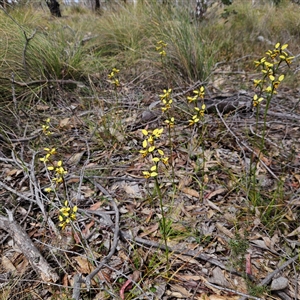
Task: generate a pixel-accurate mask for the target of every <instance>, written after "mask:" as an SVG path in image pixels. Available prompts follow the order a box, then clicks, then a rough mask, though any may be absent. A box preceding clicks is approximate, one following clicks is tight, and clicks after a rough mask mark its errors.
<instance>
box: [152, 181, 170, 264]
mask: <svg viewBox="0 0 300 300" xmlns="http://www.w3.org/2000/svg"><path fill="white" fill-rule="evenodd" d="M154 179H155V189H156V191H157V195H158V197H159V206H160V210H161V216H162V217H161V225H162V234H163V239H164V244H165V248H166V260H167V266H169V247H168V240H167V226H166V225H167V224H166V223H167V222H166V216H165V212H164V204H163V196H162V193H161V189H160V185H159V182H158V179H157V177H155V178H154Z"/></svg>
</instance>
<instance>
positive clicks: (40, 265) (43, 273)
mask: <svg viewBox="0 0 300 300" xmlns="http://www.w3.org/2000/svg"><path fill="white" fill-rule="evenodd" d="M7 212H8V215H9V218H5V217H2V216H1V217H0V228H1V229H3V230H5V231H6V232H7V233H8V234H9V235H10V236H11V237H12V239H13V240H14V242H15V244H16V246H17V247H18V248H19V249H20V251H22V253H23V254H24V256H25V257H26V258H27V260H28V261H29V263H30V264H31V266H32V268H33V269H34V271H35V272H36V273H37V274H38V275H39V276H40V277H41V279H42V280H43V281H45V282H56V281H57V280H58V279H59V277H58V275H57V274H56V272H55V271H54V270H53V269H52V268H51V267H50V266H49V264H48V263H47V261H46V260H45V259H44V257H43V256H42V254H41V253H40V251H39V250H38V249H37V248H36V247H35V245H34V244H33V242H32V241H31V239H30V238H29V236H28V235H27V233H26V232H25V231H24V230H23V228H22V227H21V226H20V225H19V224H18V223H17V222H16V221H14V220H13V218H12V213H11V212H10V211H7Z"/></svg>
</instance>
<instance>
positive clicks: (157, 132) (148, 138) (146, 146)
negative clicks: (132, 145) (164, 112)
mask: <svg viewBox="0 0 300 300" xmlns="http://www.w3.org/2000/svg"><path fill="white" fill-rule="evenodd" d="M142 133H143V135H144V136H145V139H144V140H143V143H142V145H143V150H140V153H141V154H142V156H143V157H146V156H148V155H151V160H152V162H153V163H154V165H153V166H151V167H150V170H149V171H143V175H144V177H145V178H149V177H156V176H157V175H158V173H157V168H158V163H159V162H162V163H163V164H165V165H166V164H167V163H168V157H166V156H165V154H164V152H163V150H161V149H159V148H157V147H156V145H155V140H157V139H158V138H160V136H161V134H162V133H163V128H160V129H158V128H157V129H154V130H153V131H150V130H149V131H148V130H146V129H143V130H142Z"/></svg>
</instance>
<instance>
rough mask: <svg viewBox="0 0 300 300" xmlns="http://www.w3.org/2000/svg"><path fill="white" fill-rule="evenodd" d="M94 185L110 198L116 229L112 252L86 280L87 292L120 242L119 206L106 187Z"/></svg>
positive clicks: (95, 183)
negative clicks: (93, 279)
mask: <svg viewBox="0 0 300 300" xmlns="http://www.w3.org/2000/svg"><path fill="white" fill-rule="evenodd" d="M93 184H94V185H95V186H96V187H97V188H98V189H99V190H100V191H101V192H102V193H103V194H104V195H106V196H107V197H108V199H109V201H110V202H111V204H112V206H113V208H114V211H115V229H114V237H113V244H112V246H111V248H110V251H109V253H108V255H107V256H106V257H105V258H104V259H103V260H102V261H101V263H100V264H99V265H98V266H97V268H95V269H94V271H92V272H91V273H90V274H89V275H88V276H87V277H86V278H85V283H86V287H87V290H88V291H89V289H90V286H91V280H92V278H93V277H94V276H95V275H96V274H97V273H98V272H99V271H100V270H101V268H102V267H103V266H104V265H105V264H107V263H108V261H109V260H110V259H111V257H112V256H113V255H114V253H115V251H116V248H117V245H118V241H119V231H120V228H119V222H120V214H119V209H118V206H117V204H116V202H115V200H114V199H113V198H112V197H111V195H110V194H109V193H108V192H107V191H106V189H105V188H104V187H102V186H101V185H100V184H99V183H97V182H96V181H94V182H93Z"/></svg>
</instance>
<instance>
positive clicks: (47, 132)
mask: <svg viewBox="0 0 300 300" xmlns="http://www.w3.org/2000/svg"><path fill="white" fill-rule="evenodd" d="M49 128H50V118H48V119H47V120H46V122H45V124H43V125H42V130H43V133H44V135H51V134H52V132H51V131H50V130H49Z"/></svg>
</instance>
